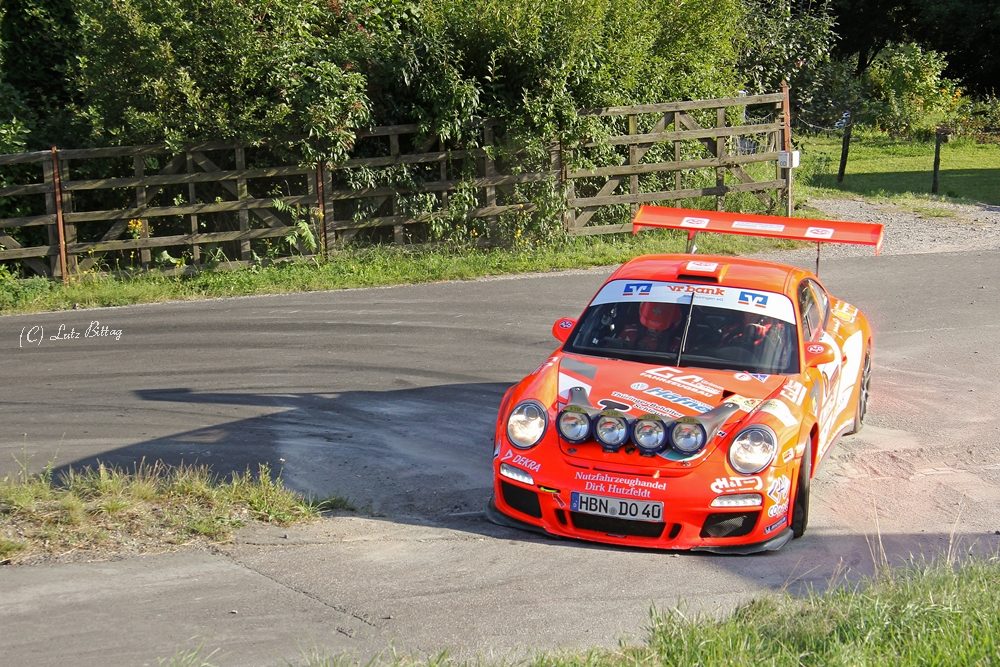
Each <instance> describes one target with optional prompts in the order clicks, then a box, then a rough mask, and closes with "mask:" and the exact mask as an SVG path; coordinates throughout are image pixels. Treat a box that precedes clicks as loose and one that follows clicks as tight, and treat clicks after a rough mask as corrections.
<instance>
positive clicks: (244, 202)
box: [0, 93, 790, 276]
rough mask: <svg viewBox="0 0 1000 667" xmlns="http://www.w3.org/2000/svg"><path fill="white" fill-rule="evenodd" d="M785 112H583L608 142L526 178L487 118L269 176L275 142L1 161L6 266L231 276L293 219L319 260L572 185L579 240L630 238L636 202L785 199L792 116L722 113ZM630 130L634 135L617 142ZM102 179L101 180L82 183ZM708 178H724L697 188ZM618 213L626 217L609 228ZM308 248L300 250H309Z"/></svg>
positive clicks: (745, 101) (757, 100) (559, 148)
mask: <svg viewBox="0 0 1000 667" xmlns="http://www.w3.org/2000/svg"><path fill="white" fill-rule="evenodd" d="M776 103H780V104H782V105H787V94H785V93H777V94H771V95H759V96H753V97H737V98H728V99H716V100H697V101H691V102H672V103H666V104H652V105H641V106H631V107H613V108H605V109H595V110H588V111H582V112H581V114H582V115H587V116H593V117H596V118H598V119H599V122H605V121H607V122H608V127H609V128H610V132H611V133H610V136H607V137H604V138H599V139H595V140H593V141H585V142H582V143H580V144H578V145H574V146H567V145H560V144H553V145H552V147H551V149H550V160H549V164H548V165H547V166H548V167H549V168H548V169H546V170H542V171H533V172H530V173H517V174H503V173H500V169H499V168H498V164H497V163H496V162H494V160H493V159H492V158H491V157H490V155H491V152H489V151H487V150H485V149H484V147H487V146H491V145H493V144H494V132H495V131H496V130H497V129H498V126H497V125H496V124H494V123H492V122H486V123H484V124H483V126H482V128H481V137H480V138H481V141H480V142H479V145H465V146H448V145H446V144H445V142H443V141H441V140H440V139H438V138H432V139H430V140H427V141H423V142H422V143H418V141H417V139H418V136H419V135H418V128H417V126H415V125H399V126H391V127H378V128H374V129H372V130H369V131H363V132H359V133H358V142H357V144H356V155H364V156H363V157H352V158H351V159H349V160H347V161H346V162H344V163H343V164H338V165H327V166H326V167H324V166H322V165H317V166H315V167H303V166H299V165H289V164H285V165H279V166H272V165H273V163H274V162H277V161H279V159H278V158H277V157H275V156H276V155H277V154H275V153H268V152H267V151H268V148H267V147H256V148H251V147H244V146H240V145H237V144H231V143H224V142H209V143H202V144H195V145H188V146H185V147H184V148H183V149H182V150H180V151H178V152H174V151H171V150H169V149H167V148H165V147H163V146H130V147H120V148H98V149H83V150H56V149H55V148H53V149H52V151H39V152H34V153H21V154H15V155H0V168H3V167H15V168H18V169H20V170H21V172H20V174H19V176H18V181H19V183H18V184H15V185H9V186H7V187H2V188H0V203H3V202H4V201H6V202H14V201H17V202H20V204H21V209H22V210H25V211H29V212H30V213H31V214H30V215H18V216H16V217H6V218H4V217H0V261H18V262H21V263H22V264H23V266H24V267H25V268H27V269H30V270H31V271H32V272H34V273H36V274H39V275H45V276H61V275H69V276H71V275H74V274H78V273H80V272H83V271H94V270H104V271H107V270H112V271H113V270H115V269H116V268H122V269H124V268H130V269H131V268H135V267H136V266H138V265H141V266H142V267H143V268H150V267H151V266H159V267H161V268H165V269H170V270H174V271H191V270H197V269H198V268H199V267H200V266H202V265H204V264H206V263H211V265H213V266H218V265H220V264H221V265H223V266H233V265H240V264H247V263H250V262H254V261H260V259H261V258H262V257H265V256H274V252H275V248H276V247H277V246H278V245H280V241H276V239H280V238H282V237H285V236H286V235H288V234H289V232H290V231H295V230H294V228H293V226H294V225H295V223H296V221H297V220H299V219H304V220H306V221H307V222H309V223H310V224H311V226H312V228H313V229H315V230H317V231H318V232H319V234H318V236H319V238H318V239H317V240H318V241H319V247H318V249H317V252H318V253H327V252H331V251H334V250H335V249H336V248H337V247H339V246H340V244H342V243H344V242H346V241H349V240H351V239H352V238H354V237H355V236H356V235H357V234H358V233H359V232H361V231H363V230H369V233H371V230H378V229H384V230H386V232H378V233H382V234H383V236H382V237H380V238H382V239H383V240H388V239H389V238H390V237H388V236H385V234H386V233H388V229H390V228H391V239H392V241H394V242H395V243H397V244H402V243H405V242H406V241H407V239H408V236H409V235H408V234H407V232H406V227H407V226H412V225H421V224H426V223H429V222H433V221H434V220H435V219H438V218H443V217H448V216H454V215H455V212H454V210H455V207H454V206H452V205H451V203H450V198H451V197H454V196H455V195H456V193H458V192H459V191H460V190H463V189H464V192H465V193H466V199H465V202H464V204H463V208H462V209H461V211H462V215H464V216H465V217H468V218H486V219H487V222H488V223H491V224H490V225H488V226H490V228H495V222H496V221H497V220H498V219H499V218H498V216H501V215H503V214H505V213H507V212H511V211H517V212H521V213H525V214H530V213H531V212H532V211H533V210H534V208H535V204H534V203H533V202H532V201H530V198H527V197H526V196H525V194H524V193H523V192H519V191H518V187H521V186H526V185H530V184H543V183H548V184H550V187H551V186H552V185H555V186H557V187H561V188H563V191H564V192H565V195H566V205H567V209H566V214H565V225H566V228H567V231H568V232H569V233H570V234H573V235H580V234H603V233H613V232H622V231H630V230H631V224H630V223H628V222H627V219H630V215H629V213H630V212H632V211H634V210H635V209H636V208H637V207H638V204H639V203H642V202H662V203H666V202H678V201H679V200H681V199H691V198H697V197H714V198H715V200H716V206H717V207H719V208H722V207H723V206H724V205H725V197H726V195H727V194H730V193H741V192H751V193H754V194H755V195H756V196H757V197H759V198H760V200H761V201H762V202H763V203H764V204H765V205H766V206H768V207H773V206H774V205H775V203H776V199H774V198H772V196H771V195H769V194H768V191H771V190H773V191H775V196H776V197H779V198H780V197H782V195H784V196H785V197H786V198H787V188H788V178H787V174H786V173H783V171H782V170H781V169H778V168H777V159H778V152H777V151H778V149H779V148H780V147H785V148H786V149H787V146H788V144H789V142H790V132H789V127H788V114H787V106H785V107H784V108H783V113H781V114H780V115H779V114H777V113H772V114H771V115H772V116H775V118H776V120H771V121H770V122H747V121H742V122H741V123H739V124H727V119H733V118H744V117H745V111H742V110H744V109H745V108H746V107H748V106H752V105H769V108H772V109H773V108H774V107H775V105H776ZM737 111H739V113H737ZM699 118H700V122H699ZM706 119H710V120H712V121H714V122H712V123H711V124H709V123H707V122H706ZM765 120H767V119H765ZM625 127H627V132H626V133H624V134H623V133H618V134H615V133H614V132H615V130H616V128H625ZM588 151H590V152H598V153H600V159H601V160H602V161H603V162H604V164H602V165H600V166H597V165H595V166H588V167H586V168H583V167H579V166H573V165H579V164H581V163H583V164H586V163H590V164H594V162H595V161H594V160H593V159H590V158H588ZM248 156H249V157H248ZM664 156H667V157H669V158H671V159H664ZM760 162H774V163H775V170H776V171H775V172H774V173H775V177H774V178H773V179H765V180H760V181H757V180H755V179H754V178H752V177H751V175H750V174H749V173H748V172H747V171H746V170H745V168H744V167H745V166H746V165H749V164H752V163H760ZM248 164H249V165H250V166H248ZM501 166H506V165H501ZM97 172H100V173H102V174H106V175H104V176H102V177H99V178H94V177H87V176H88V175H90V176H92V175H93V174H94V173H97ZM705 173H709V174H711V175H712V177H714V183H712V184H709V185H705V184H704V183H701V184H700V185H699V184H698V183H697V181H699V180H700V181H704V180H705V178H706V177H705V176H704V174H705ZM401 175H402V177H401ZM665 179H666V180H665ZM685 180H687V181H695V183H694V184H693V185H692V183H689V182H688V183H686V182H685ZM665 183H667V184H668V185H669V187H664V184H665ZM626 184H627V185H626ZM470 191H471V192H472V193H474V194H473V198H474V200H475V204H474V205H472V206H469V204H468V201H469V194H468V193H469V192H470ZM276 200H277V201H279V202H281V203H280V204H278V205H277V206H276V205H275V201H276ZM109 202H111V203H113V204H114V206H111V205H109ZM415 202H416V203H415ZM623 205H627V206H628V208H627V209H623V208H622V206H623ZM296 207H298V208H297V209H296ZM9 208H10V207H8V209H9ZM290 208H291V209H292V211H289V209H290ZM42 209H44V213H42V212H41V210H42ZM2 210H3V209H2V208H0V211H2ZM612 210H617V211H618V213H617V214H615V215H617V218H616V219H617V220H619V222H617V223H615V224H607V219H609V214H607V212H608V211H612ZM610 217H611V218H614V217H615V216H614V215H611V216H610ZM12 229H16V230H19V232H18V236H19V237H20V238H21V241H18V240H16V239H15V238H13V237H12V236H11V235H10V234H11V233H12V232H10V231H9V230H12ZM293 238H294V235H293ZM26 239H27V240H28V242H24V241H25V240H26ZM494 241H501V242H502V241H503V239H494ZM178 248H180V249H181V251H180V253H178V251H177V249H178ZM157 250H158V251H159V253H158V254H157V255H156V256H154V255H153V252H154V251H157ZM298 250H299V252H300V253H302V252H304V251H305V250H306V249H305V247H304V246H303V245H302V243H301V240H300V242H299V245H298ZM171 252H173V253H175V254H180V255H181V256H182V257H183V263H184V264H185V266H182V267H177V266H175V264H179V263H181V261H180V260H181V258H180V257H174V256H173V255H171V254H170V253H171ZM126 253H127V254H126ZM112 262H114V264H112ZM123 264H124V266H123ZM64 271H65V274H64Z"/></svg>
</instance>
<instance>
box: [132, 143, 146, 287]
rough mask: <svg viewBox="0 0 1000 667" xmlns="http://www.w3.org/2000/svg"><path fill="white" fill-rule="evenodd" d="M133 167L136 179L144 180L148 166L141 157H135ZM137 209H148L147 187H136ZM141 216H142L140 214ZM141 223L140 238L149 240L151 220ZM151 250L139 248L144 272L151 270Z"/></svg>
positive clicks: (143, 219)
mask: <svg viewBox="0 0 1000 667" xmlns="http://www.w3.org/2000/svg"><path fill="white" fill-rule="evenodd" d="M132 165H133V166H134V167H135V176H136V178H142V177H143V176H145V175H146V165H145V162H144V161H143V159H142V156H141V155H135V156H133V157H132ZM135 207H136V208H138V209H140V210H141V209H144V208H146V186H145V185H137V186H135ZM140 215H142V214H141V213H140ZM139 223H140V224H141V225H142V227H141V229H140V230H139V238H141V239H148V238H149V219H148V218H139ZM150 258H151V257H150V252H149V248H139V261H141V262H142V268H143V270H148V269H149V260H150Z"/></svg>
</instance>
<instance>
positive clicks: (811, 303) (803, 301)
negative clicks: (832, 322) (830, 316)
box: [799, 280, 823, 340]
mask: <svg viewBox="0 0 1000 667" xmlns="http://www.w3.org/2000/svg"><path fill="white" fill-rule="evenodd" d="M799 312H801V313H802V337H803V338H804V339H805V340H816V339H817V338H819V334H820V332H821V331H822V330H823V315H822V313H820V309H819V304H818V303H816V295H815V294H814V293H813V291H812V287H811V286H810V285H809V281H808V280H803V281H802V282H801V283H799Z"/></svg>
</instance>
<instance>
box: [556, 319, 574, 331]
mask: <svg viewBox="0 0 1000 667" xmlns="http://www.w3.org/2000/svg"><path fill="white" fill-rule="evenodd" d="M559 328H560V329H572V328H573V321H572V320H562V321H560V322H559Z"/></svg>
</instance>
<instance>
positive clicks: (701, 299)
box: [564, 281, 798, 375]
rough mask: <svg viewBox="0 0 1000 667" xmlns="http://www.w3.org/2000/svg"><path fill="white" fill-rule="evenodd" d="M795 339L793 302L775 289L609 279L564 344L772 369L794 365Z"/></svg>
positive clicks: (600, 352)
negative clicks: (747, 288) (775, 291)
mask: <svg viewBox="0 0 1000 667" xmlns="http://www.w3.org/2000/svg"><path fill="white" fill-rule="evenodd" d="M617 283H621V284H617ZM688 288H690V290H689V289H688ZM636 297H638V298H636ZM692 297H693V299H694V303H693V305H692ZM685 331H686V332H687V333H686V336H685ZM796 339H797V337H796V336H795V324H794V312H793V310H792V306H791V302H790V301H789V300H788V299H787V298H786V297H784V296H783V295H780V294H774V293H769V292H757V291H753V292H751V291H747V290H740V289H739V288H726V287H715V286H712V287H706V286H703V285H684V284H677V283H626V282H625V281H614V282H612V283H609V284H608V285H606V286H605V287H604V288H603V289H602V290H601V292H600V293H599V294H598V296H597V297H595V298H594V301H593V302H592V303H591V305H590V307H589V308H587V311H586V312H585V313H584V314H583V317H581V318H580V321H579V323H578V324H577V326H576V328H575V329H574V331H573V334H572V335H571V336H570V339H569V341H567V344H566V346H565V348H564V349H565V350H566V351H567V352H575V353H578V354H589V355H593V356H600V357H609V358H612V359H626V360H630V361H639V362H643V363H649V364H663V365H671V366H696V367H701V368H714V369H724V370H734V371H745V372H747V373H766V374H769V375H775V374H788V373H796V372H798V345H797V342H796ZM682 347H683V350H682ZM678 357H679V360H678Z"/></svg>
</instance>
